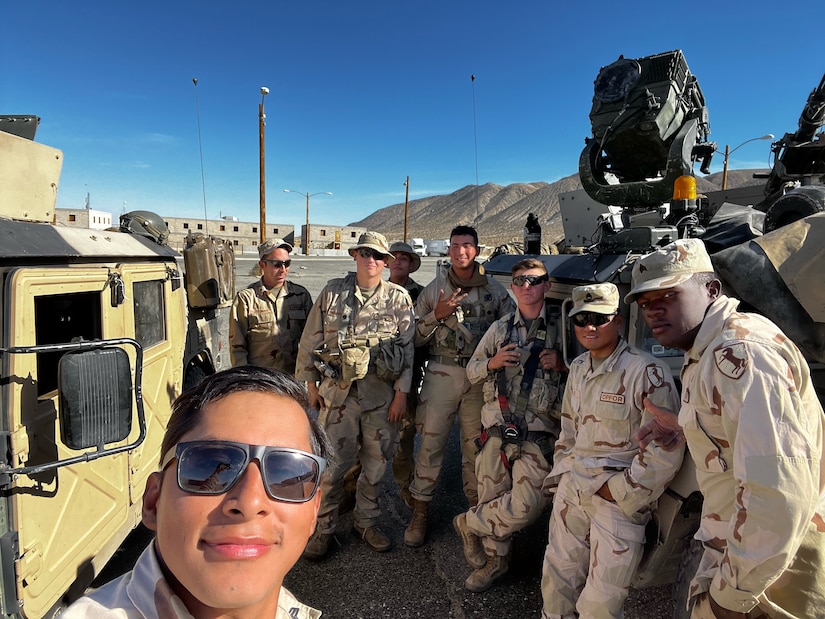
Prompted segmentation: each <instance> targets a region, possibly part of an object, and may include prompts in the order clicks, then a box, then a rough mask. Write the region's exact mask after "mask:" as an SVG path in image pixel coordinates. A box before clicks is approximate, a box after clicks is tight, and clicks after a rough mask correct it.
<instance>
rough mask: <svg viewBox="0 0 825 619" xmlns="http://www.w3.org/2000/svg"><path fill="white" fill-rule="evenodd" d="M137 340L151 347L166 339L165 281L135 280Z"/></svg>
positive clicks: (146, 346) (133, 295) (133, 288)
mask: <svg viewBox="0 0 825 619" xmlns="http://www.w3.org/2000/svg"><path fill="white" fill-rule="evenodd" d="M132 297H133V298H134V300H135V340H137V342H138V343H139V344H140V345H141V346H142V347H143V348H149V347H150V346H154V345H155V344H159V343H160V342H163V341H164V340H166V312H165V307H164V304H163V281H161V280H154V281H149V282H135V283H134V284H133V285H132Z"/></svg>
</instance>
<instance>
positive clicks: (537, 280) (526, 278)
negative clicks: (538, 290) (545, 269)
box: [513, 273, 550, 287]
mask: <svg viewBox="0 0 825 619" xmlns="http://www.w3.org/2000/svg"><path fill="white" fill-rule="evenodd" d="M549 279H550V276H549V275H547V273H545V274H544V275H515V276H514V277H513V285H515V286H518V287H521V286H524V282H527V283H528V284H530V285H531V286H538V285H539V284H543V283H544V282H546V281H547V280H549Z"/></svg>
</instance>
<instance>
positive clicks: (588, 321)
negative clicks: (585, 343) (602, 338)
mask: <svg viewBox="0 0 825 619" xmlns="http://www.w3.org/2000/svg"><path fill="white" fill-rule="evenodd" d="M615 315H616V314H599V313H598V312H579V313H578V314H573V315H572V316H571V317H570V320H572V321H573V324H574V325H576V326H577V327H586V326H587V325H593V326H594V327H601V326H602V325H606V324H607V323H608V322H610V321H611V320H612V319H613V316H615Z"/></svg>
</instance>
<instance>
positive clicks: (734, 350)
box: [625, 239, 825, 619]
mask: <svg viewBox="0 0 825 619" xmlns="http://www.w3.org/2000/svg"><path fill="white" fill-rule="evenodd" d="M625 300H626V301H627V302H628V303H631V302H633V301H635V302H636V303H638V305H639V309H640V310H641V312H642V316H643V317H644V320H645V322H646V323H647V325H648V327H649V328H650V330H651V333H652V334H653V336H654V337H655V338H656V339H657V340H658V341H659V342H660V343H661V344H663V345H664V346H670V347H673V348H680V349H682V350H684V351H685V360H684V365H683V367H682V374H681V376H682V402H681V407H680V408H679V409H678V410H679V413H678V419H677V417H676V415H674V414H673V413H672V412H671V411H672V410H675V407H663V406H660V405H659V406H657V405H655V404H654V403H646V407H647V409H648V410H650V411H651V412H652V413H653V414H655V418H654V419H652V420H651V421H650V422H648V423H647V424H646V425H645V426H644V427H643V428H642V429H641V430H640V432H639V435H638V436H639V438H640V439H641V440H642V444H646V443H648V442H649V441H651V440H655V441H656V442H657V443H659V444H662V445H665V446H668V447H669V448H673V449H679V448H681V446H682V445H683V444H684V441H685V439H687V445H688V448H689V449H690V453H691V456H692V458H693V462H694V464H695V465H696V477H697V480H698V482H699V489H700V490H701V491H702V494H703V495H704V503H703V505H702V518H701V522H700V526H699V531H698V532H697V533H696V536H695V537H696V539H697V540H699V541H701V542H702V543H703V545H704V555H703V557H702V560H701V562H700V565H699V569H698V571H697V573H696V576H695V577H694V579H693V582H692V583H691V594H692V596H693V602H694V603H695V605H694V607H693V614H692V617H693V618H694V619H706V618H709V619H712V618H719V619H729V618H735V619H743V618H746V617H760V616H767V617H785V618H800V619H801V618H802V617H822V616H823V610H822V609H823V608H825V493H824V492H823V485H824V484H825V479H823V469H822V466H823V455H825V454H823V449H825V442H823V411H822V406H821V404H820V402H819V400H818V399H817V396H816V393H815V391H814V387H813V385H812V384H811V377H810V372H809V370H808V364H807V363H806V361H805V359H804V358H803V356H802V354H801V353H800V351H799V349H798V348H797V347H796V346H795V345H794V343H793V342H791V341H790V340H789V339H788V338H787V337H786V336H785V335H784V334H783V333H782V332H781V331H780V330H779V328H778V327H777V326H776V325H774V324H773V323H772V322H770V321H769V320H767V319H766V318H764V317H763V316H760V315H758V314H749V313H743V312H739V311H737V306H738V304H739V301H738V300H736V299H732V298H729V297H727V296H725V295H723V294H722V292H721V283H720V282H719V280H718V279H717V277H716V275H715V273H714V271H713V265H712V264H711V261H710V257H709V256H708V254H707V251H706V249H705V247H704V244H703V243H702V242H701V241H700V240H698V239H686V240H680V241H676V242H675V243H672V244H670V245H667V246H666V247H663V248H662V249H659V250H657V251H655V252H653V253H651V254H649V255H647V256H645V257H644V258H641V259H640V260H638V261H637V262H636V264H635V265H634V267H633V287H632V289H631V291H630V293H628V295H627V296H626V297H625ZM668 409H669V410H668ZM677 421H678V423H677Z"/></svg>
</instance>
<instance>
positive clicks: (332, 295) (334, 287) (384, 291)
mask: <svg viewBox="0 0 825 619" xmlns="http://www.w3.org/2000/svg"><path fill="white" fill-rule="evenodd" d="M414 322H415V315H414V313H413V308H412V301H410V295H409V294H408V293H407V291H406V290H404V289H403V288H401V287H400V286H396V285H395V284H391V283H390V282H387V281H381V282H379V284H378V287H377V288H376V291H375V293H374V294H373V295H372V296H371V297H369V298H368V299H364V298H363V296H362V295H361V291H360V289H359V288H358V286H357V283H356V278H355V273H352V272H351V273H349V274H348V275H347V276H346V277H344V278H338V279H333V280H330V282H329V283H328V284H327V285H326V287H324V289H323V290H322V291H321V294H320V296H319V297H318V299H317V300H316V301H315V304H314V305H313V306H312V310H311V311H310V313H309V318H308V320H307V325H306V328H305V329H304V335H303V337H302V338H301V345H300V349H299V351H298V364H297V368H296V378H298V379H299V380H305V381H308V382H309V381H319V380H320V381H321V382H320V385H319V386H318V393H319V395H320V396H321V397H322V398H323V399H324V403H325V406H324V409H323V410H322V411H321V412H320V417H319V420H320V422H321V424H322V425H323V426H324V429H326V431H327V434H328V435H329V439H330V441H331V442H332V446H333V449H334V450H335V458H334V462H333V464H332V466H331V467H330V468H329V469H327V472H326V473H325V474H324V478H323V481H322V483H321V490H322V494H321V506H320V509H319V511H318V526H317V532H318V533H319V534H328V533H333V532H334V531H335V527H336V525H337V516H338V510H337V508H338V504H339V502H340V501H341V496H342V493H343V484H342V480H343V477H344V474H345V473H346V472H347V471H348V470H349V469H350V468H351V467H352V465H353V464H354V463H355V458H356V454H358V455H359V456H360V460H361V466H362V472H361V475H360V476H359V478H358V482H357V487H356V497H355V511H354V519H355V524H356V525H357V526H359V527H361V528H362V529H366V528H368V527H371V526H374V525H376V524H377V521H378V518H379V516H380V514H381V510H380V509H379V505H378V496H379V494H380V490H381V482H382V480H383V478H384V473H385V471H386V468H387V462H388V461H389V460H390V459H391V458H392V456H393V454H394V453H395V450H396V447H397V445H398V424H397V423H393V422H390V421H389V420H388V419H387V411H388V409H389V405H390V402H391V401H392V399H393V397H394V395H395V392H396V391H402V392H404V393H409V391H410V382H411V379H412V369H411V364H412V357H413V337H414V330H413V329H414ZM350 326H351V327H352V332H353V334H354V335H355V336H356V337H358V336H397V343H398V345H399V346H400V347H401V348H402V349H403V355H404V359H403V368H404V369H403V371H402V373H401V375H400V376H399V377H398V378H397V379H396V380H395V381H386V380H382V379H381V378H379V377H378V374H377V373H376V371H375V369H374V368H375V361H376V357H377V356H378V355H377V352H375V347H371V350H370V358H371V361H370V371H369V372H368V373H367V374H366V376H364V378H362V379H360V380H357V381H353V382H343V381H342V380H340V379H336V378H333V377H330V376H328V375H326V374H322V373H321V372H320V370H319V368H318V367H316V365H315V362H316V361H318V360H319V357H318V355H316V354H315V352H314V351H315V350H317V349H319V348H322V347H326V349H328V350H330V351H338V350H340V344H341V342H342V341H343V340H345V339H346V338H347V336H348V331H349V327H350ZM359 436H360V439H361V446H360V451H359V449H358V439H359Z"/></svg>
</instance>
